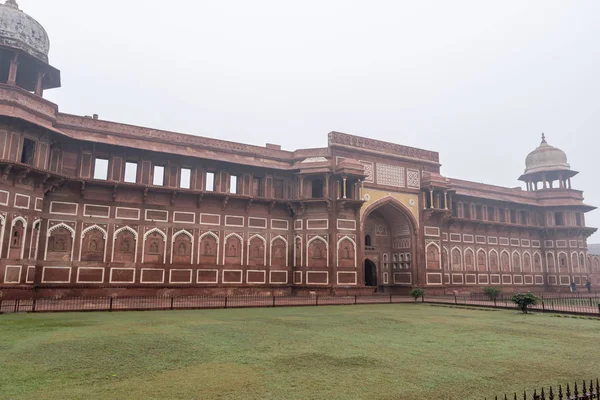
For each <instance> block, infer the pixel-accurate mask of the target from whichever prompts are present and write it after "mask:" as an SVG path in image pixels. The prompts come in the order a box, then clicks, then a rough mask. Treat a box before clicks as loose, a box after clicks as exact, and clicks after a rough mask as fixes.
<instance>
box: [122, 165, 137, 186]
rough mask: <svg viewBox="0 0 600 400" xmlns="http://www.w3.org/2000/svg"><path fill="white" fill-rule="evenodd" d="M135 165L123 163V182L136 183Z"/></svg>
mask: <svg viewBox="0 0 600 400" xmlns="http://www.w3.org/2000/svg"><path fill="white" fill-rule="evenodd" d="M137 168H138V165H137V163H134V162H126V163H125V182H128V183H137Z"/></svg>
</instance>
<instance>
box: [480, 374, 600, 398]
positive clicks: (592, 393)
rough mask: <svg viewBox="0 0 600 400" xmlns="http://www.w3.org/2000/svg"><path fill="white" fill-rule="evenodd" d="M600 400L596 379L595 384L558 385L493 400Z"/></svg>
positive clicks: (583, 382) (599, 385) (584, 382)
mask: <svg viewBox="0 0 600 400" xmlns="http://www.w3.org/2000/svg"><path fill="white" fill-rule="evenodd" d="M502 399H504V400H521V399H522V400H528V399H532V400H600V384H599V382H598V379H596V384H595V385H594V382H593V381H589V384H588V383H587V382H586V381H585V380H584V381H582V383H581V384H580V385H578V384H577V383H575V384H574V385H572V386H571V385H569V384H567V385H566V386H562V385H558V387H549V388H542V389H541V390H537V389H536V390H534V391H533V393H532V392H529V394H528V393H527V392H526V391H525V392H523V395H522V396H521V395H520V394H518V395H517V393H514V395H506V394H505V395H504V397H498V396H496V397H494V400H502ZM486 400H487V399H486Z"/></svg>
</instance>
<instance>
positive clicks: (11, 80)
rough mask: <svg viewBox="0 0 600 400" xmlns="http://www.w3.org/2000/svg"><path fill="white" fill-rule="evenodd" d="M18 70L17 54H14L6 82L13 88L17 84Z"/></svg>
mask: <svg viewBox="0 0 600 400" xmlns="http://www.w3.org/2000/svg"><path fill="white" fill-rule="evenodd" d="M18 68H19V54H18V53H16V54H15V55H14V57H13V58H12V59H11V60H10V69H9V70H8V81H7V83H8V84H9V85H12V86H15V85H16V84H17V70H18Z"/></svg>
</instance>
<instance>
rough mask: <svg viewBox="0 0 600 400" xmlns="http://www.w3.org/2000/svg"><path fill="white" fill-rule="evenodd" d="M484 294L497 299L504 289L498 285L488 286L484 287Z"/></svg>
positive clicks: (491, 298)
mask: <svg viewBox="0 0 600 400" xmlns="http://www.w3.org/2000/svg"><path fill="white" fill-rule="evenodd" d="M483 294H485V296H486V297H487V298H488V299H490V300H496V299H497V298H498V297H500V295H501V294H502V290H500V289H499V288H497V287H486V288H484V289H483Z"/></svg>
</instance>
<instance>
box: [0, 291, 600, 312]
mask: <svg viewBox="0 0 600 400" xmlns="http://www.w3.org/2000/svg"><path fill="white" fill-rule="evenodd" d="M538 296H539V297H540V302H539V303H538V304H537V305H535V306H532V307H531V310H532V311H538V312H554V313H565V314H580V315H593V316H600V297H599V296H598V295H587V296H586V295H575V294H571V295H568V294H543V295H538ZM419 301H420V302H425V303H433V304H447V305H449V304H454V305H460V306H477V307H493V308H504V309H516V308H517V307H516V305H515V304H514V303H513V302H512V300H511V296H510V295H501V296H499V297H498V298H496V299H493V300H492V299H490V298H488V297H487V296H485V295H484V294H471V295H466V296H459V295H450V296H448V295H443V296H433V295H428V294H425V296H424V297H423V298H421V299H419ZM408 302H414V300H413V299H412V298H411V297H408V296H399V295H389V294H377V295H370V296H363V295H361V296H261V295H257V296H172V297H168V296H134V297H71V298H37V299H16V300H2V299H1V298H0V313H19V312H69V311H127V310H130V311H135V310H137V311H145V310H185V309H211V308H252V307H301V306H326V305H350V304H395V303H408Z"/></svg>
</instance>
